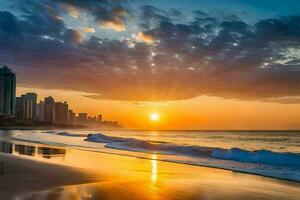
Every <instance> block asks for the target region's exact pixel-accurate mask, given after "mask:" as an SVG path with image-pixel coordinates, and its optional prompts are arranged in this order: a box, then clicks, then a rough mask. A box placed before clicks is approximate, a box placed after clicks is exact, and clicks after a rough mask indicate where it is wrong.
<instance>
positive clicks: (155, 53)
mask: <svg viewBox="0 0 300 200" xmlns="http://www.w3.org/2000/svg"><path fill="white" fill-rule="evenodd" d="M28 2H33V3H32V4H30V3H28ZM28 2H27V3H26V4H22V5H21V6H22V9H20V10H19V11H18V14H14V13H13V12H8V11H1V12H0V45H1V47H3V48H0V60H1V62H2V63H3V64H7V65H9V66H12V67H13V69H14V70H15V71H16V73H17V74H18V84H19V85H22V86H30V87H36V88H51V89H68V90H76V91H83V92H88V93H92V94H94V95H93V96H90V97H91V98H100V99H113V100H132V101H154V100H157V101H158V100H159V101H163V100H179V99H189V98H194V97H197V96H200V95H209V96H218V97H223V98H229V99H239V100H254V101H272V102H278V103H298V99H299V98H298V97H299V96H300V78H299V77H300V64H299V63H300V62H299V60H300V56H299V51H300V30H299V27H300V17H299V16H286V17H278V18H274V19H267V20H261V21H259V22H257V23H256V24H247V23H246V22H243V21H241V20H240V19H238V18H236V17H232V16H231V17H224V18H220V17H218V18H217V17H214V16H210V15H208V14H206V13H200V12H195V13H194V17H193V18H192V19H190V20H189V21H186V22H178V21H176V20H175V19H174V18H173V17H172V16H170V12H168V11H163V10H160V9H157V8H155V7H145V8H141V9H142V10H141V15H142V16H144V17H145V18H143V17H138V18H136V19H138V20H139V21H138V24H137V25H139V27H138V28H139V30H140V33H139V34H138V38H139V40H140V41H144V42H139V41H130V42H131V43H132V44H133V45H129V44H128V41H127V40H121V39H120V40H117V39H105V38H100V36H96V34H93V35H92V36H91V37H87V38H85V39H84V38H82V35H81V33H80V31H78V30H75V29H70V28H69V27H68V26H67V25H66V24H65V22H64V21H63V20H62V19H61V18H59V17H60V15H61V14H62V13H61V12H66V11H64V10H63V9H62V10H60V9H59V8H60V5H61V3H66V4H70V5H72V6H74V7H76V8H77V9H79V10H80V11H84V12H90V13H92V15H93V16H94V19H95V21H96V22H97V23H99V22H101V21H102V22H103V21H114V22H115V21H116V19H118V20H119V19H120V20H121V21H120V22H121V23H120V24H123V22H124V23H125V21H124V20H125V19H126V17H125V15H126V14H125V13H123V14H121V13H122V10H124V8H123V7H124V5H119V4H118V1H113V2H115V3H113V4H112V3H108V1H67V0H64V1H62V0H61V1H49V2H48V4H47V5H48V6H46V7H45V5H44V4H41V3H40V4H39V3H36V1H28ZM116 2H117V3H116ZM120 7H121V8H122V9H120V10H118V9H119V8H120ZM115 8H118V9H117V10H115V11H114V12H112V11H113V10H114V9H115ZM102 9H103V12H101V16H100V14H99V13H98V11H99V10H102ZM125 10H126V9H125ZM96 11H97V12H96ZM173 12H174V13H176V12H175V11H173ZM117 13H118V14H117ZM126 13H128V11H127V12H126ZM116 16H117V17H116ZM87 28H88V27H87ZM114 28H115V27H114ZM150 41H155V42H153V43H152V45H148V43H150ZM45 77H46V78H45Z"/></svg>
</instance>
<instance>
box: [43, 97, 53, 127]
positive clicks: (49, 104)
mask: <svg viewBox="0 0 300 200" xmlns="http://www.w3.org/2000/svg"><path fill="white" fill-rule="evenodd" d="M44 102H45V106H44V109H45V110H44V112H45V113H44V114H45V115H44V118H45V122H47V123H51V124H53V123H55V102H54V99H53V98H52V97H51V96H50V97H46V98H45V101H44Z"/></svg>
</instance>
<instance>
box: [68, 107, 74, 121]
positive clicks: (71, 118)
mask: <svg viewBox="0 0 300 200" xmlns="http://www.w3.org/2000/svg"><path fill="white" fill-rule="evenodd" d="M75 117H76V114H75V113H74V112H73V110H69V111H68V123H69V124H74V123H75Z"/></svg>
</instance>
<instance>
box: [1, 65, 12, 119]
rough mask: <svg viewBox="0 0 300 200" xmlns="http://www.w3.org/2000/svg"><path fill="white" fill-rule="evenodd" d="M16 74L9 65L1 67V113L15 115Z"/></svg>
mask: <svg viewBox="0 0 300 200" xmlns="http://www.w3.org/2000/svg"><path fill="white" fill-rule="evenodd" d="M15 103H16V75H15V73H13V72H12V71H11V70H10V69H9V68H8V67H6V66H4V67H2V68H0V115H4V116H14V115H15Z"/></svg>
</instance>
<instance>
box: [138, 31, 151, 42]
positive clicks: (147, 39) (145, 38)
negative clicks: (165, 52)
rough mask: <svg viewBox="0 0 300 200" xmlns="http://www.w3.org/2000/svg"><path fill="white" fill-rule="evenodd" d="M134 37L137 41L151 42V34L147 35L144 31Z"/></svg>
mask: <svg viewBox="0 0 300 200" xmlns="http://www.w3.org/2000/svg"><path fill="white" fill-rule="evenodd" d="M136 39H137V40H138V41H142V42H146V43H148V44H152V43H153V36H152V35H147V34H145V33H144V32H139V33H138V34H137V36H136Z"/></svg>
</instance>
